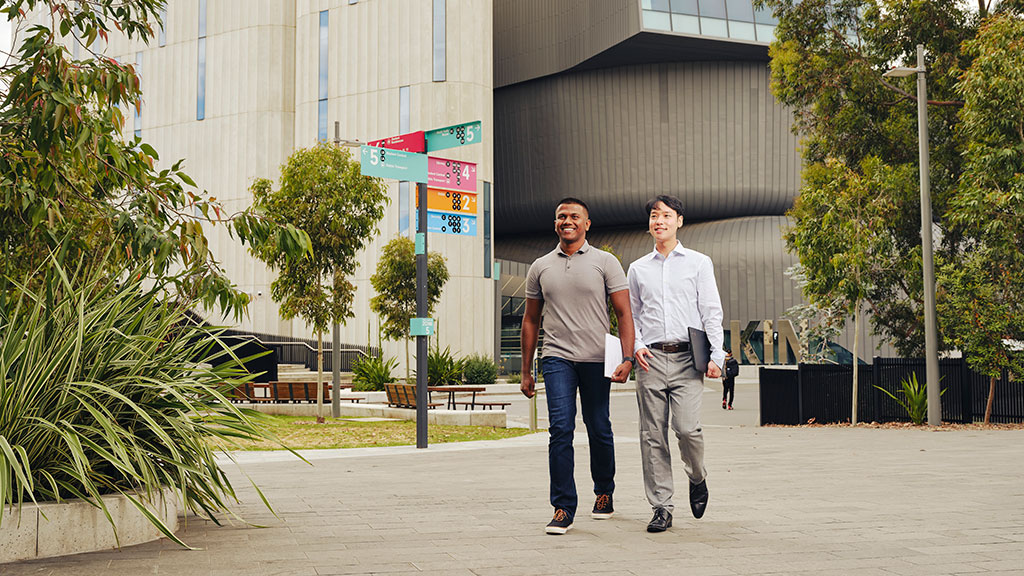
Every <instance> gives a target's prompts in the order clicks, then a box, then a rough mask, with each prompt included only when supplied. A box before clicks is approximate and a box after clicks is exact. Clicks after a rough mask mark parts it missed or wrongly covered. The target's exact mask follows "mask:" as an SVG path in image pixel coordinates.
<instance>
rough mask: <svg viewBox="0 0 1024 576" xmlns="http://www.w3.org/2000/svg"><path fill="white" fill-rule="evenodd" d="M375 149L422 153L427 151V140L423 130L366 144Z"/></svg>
mask: <svg viewBox="0 0 1024 576" xmlns="http://www.w3.org/2000/svg"><path fill="white" fill-rule="evenodd" d="M368 145H369V146H375V147H377V148H390V149H391V150H403V151H405V152H417V153H422V152H426V151H427V139H426V137H425V136H424V133H423V130H420V131H418V132H410V133H408V134H402V135H399V136H392V137H391V138H385V139H383V140H374V141H373V142H370V143H369V144H368Z"/></svg>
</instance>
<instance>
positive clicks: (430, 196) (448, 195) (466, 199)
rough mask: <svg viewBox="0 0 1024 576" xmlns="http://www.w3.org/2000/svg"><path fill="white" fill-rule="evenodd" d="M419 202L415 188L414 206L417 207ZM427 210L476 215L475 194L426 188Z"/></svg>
mask: <svg viewBox="0 0 1024 576" xmlns="http://www.w3.org/2000/svg"><path fill="white" fill-rule="evenodd" d="M419 200H420V198H419V193H418V188H417V194H416V206H419ZM427 210H433V211H438V212H455V213H457V214H476V194H470V193H469V192H455V191H452V190H441V189H438V188H427Z"/></svg>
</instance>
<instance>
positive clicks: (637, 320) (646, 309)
mask: <svg viewBox="0 0 1024 576" xmlns="http://www.w3.org/2000/svg"><path fill="white" fill-rule="evenodd" d="M626 278H627V279H628V281H629V301H630V306H631V307H632V310H633V326H634V327H635V330H636V344H635V346H634V349H635V350H641V349H643V348H647V347H649V345H650V344H654V343H656V342H664V343H675V342H686V341H688V340H689V339H690V335H689V333H688V332H687V329H688V328H690V327H693V328H699V329H701V330H704V331H705V332H707V335H708V340H709V341H710V342H711V360H712V361H713V362H714V363H715V364H716V365H718V366H719V367H721V366H722V365H723V364H724V362H725V351H724V350H722V338H723V335H724V333H723V330H722V300H721V298H720V297H719V295H718V285H717V284H716V282H715V269H714V265H713V264H712V263H711V258H708V257H707V256H705V255H704V254H701V253H700V252H697V251H695V250H690V249H688V248H683V244H682V243H681V242H679V241H676V247H675V248H673V249H672V251H671V252H669V253H668V257H665V256H662V255H661V253H660V252H658V250H657V249H655V250H654V251H652V252H651V253H650V254H647V255H646V256H641V257H640V258H638V259H637V260H636V261H635V262H633V263H632V264H630V265H629V272H628V273H627V274H626Z"/></svg>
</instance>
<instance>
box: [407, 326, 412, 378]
mask: <svg viewBox="0 0 1024 576" xmlns="http://www.w3.org/2000/svg"><path fill="white" fill-rule="evenodd" d="M411 377H412V376H410V372H409V337H408V336H406V337H405V383H406V384H408V383H409V378H411Z"/></svg>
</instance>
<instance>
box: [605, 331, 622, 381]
mask: <svg viewBox="0 0 1024 576" xmlns="http://www.w3.org/2000/svg"><path fill="white" fill-rule="evenodd" d="M619 364H622V341H621V340H619V339H618V337H617V336H612V335H611V334H605V335H604V376H605V378H611V377H612V374H615V369H616V368H618V367H619Z"/></svg>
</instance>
